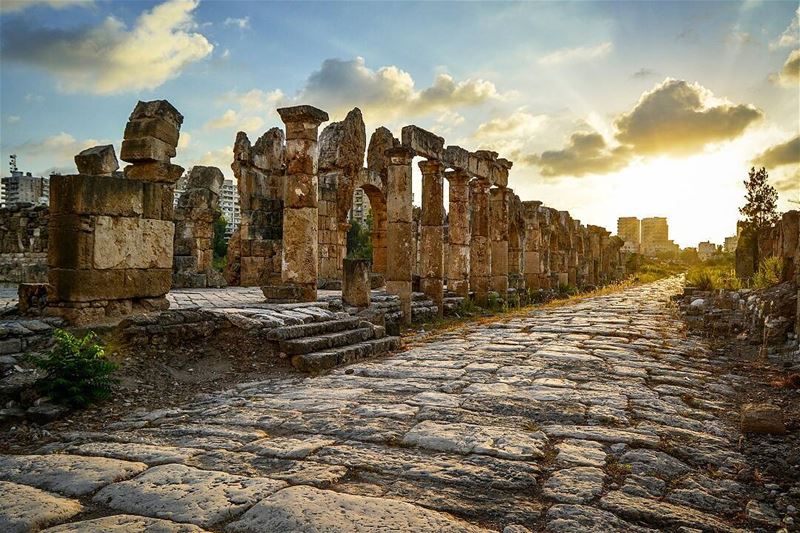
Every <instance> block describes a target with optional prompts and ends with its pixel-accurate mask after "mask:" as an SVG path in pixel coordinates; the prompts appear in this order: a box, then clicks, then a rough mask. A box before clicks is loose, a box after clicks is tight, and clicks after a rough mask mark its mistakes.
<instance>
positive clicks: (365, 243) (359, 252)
mask: <svg viewBox="0 0 800 533" xmlns="http://www.w3.org/2000/svg"><path fill="white" fill-rule="evenodd" d="M365 222H366V224H361V223H360V222H359V221H358V220H355V219H352V218H351V219H350V229H349V230H347V257H349V258H351V259H369V260H372V213H370V214H368V215H367V220H366V221H365Z"/></svg>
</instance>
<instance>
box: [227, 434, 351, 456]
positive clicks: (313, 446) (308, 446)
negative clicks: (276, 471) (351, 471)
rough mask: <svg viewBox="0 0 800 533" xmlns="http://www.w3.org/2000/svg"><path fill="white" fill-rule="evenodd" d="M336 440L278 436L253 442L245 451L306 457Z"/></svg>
mask: <svg viewBox="0 0 800 533" xmlns="http://www.w3.org/2000/svg"><path fill="white" fill-rule="evenodd" d="M334 442H335V441H333V440H330V439H325V438H322V437H308V438H304V439H296V438H291V437H277V438H274V439H259V440H257V441H254V442H251V443H250V444H248V445H247V446H245V447H244V448H242V450H243V451H247V452H253V453H255V454H258V455H270V456H272V457H280V458H282V459H305V458H306V457H308V456H309V455H310V454H312V453H314V452H315V451H317V450H319V449H320V448H322V447H323V446H329V445H331V444H333V443H334Z"/></svg>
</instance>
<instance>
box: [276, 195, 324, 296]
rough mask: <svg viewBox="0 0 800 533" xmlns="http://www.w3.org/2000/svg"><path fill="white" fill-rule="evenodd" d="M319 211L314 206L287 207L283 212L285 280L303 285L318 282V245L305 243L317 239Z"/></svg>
mask: <svg viewBox="0 0 800 533" xmlns="http://www.w3.org/2000/svg"><path fill="white" fill-rule="evenodd" d="M316 233H317V212H316V209H314V208H312V207H307V208H303V209H286V210H284V213H283V235H284V245H283V281H284V282H289V283H297V284H301V285H305V284H312V283H313V284H314V285H315V286H316V283H317V266H316V265H317V254H316V246H314V247H313V248H312V247H311V246H307V245H305V244H306V243H308V241H311V240H315V239H314V236H315V235H316Z"/></svg>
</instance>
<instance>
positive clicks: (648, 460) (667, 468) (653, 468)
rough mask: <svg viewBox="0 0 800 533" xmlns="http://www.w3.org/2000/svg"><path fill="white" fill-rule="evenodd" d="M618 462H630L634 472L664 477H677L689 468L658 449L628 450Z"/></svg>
mask: <svg viewBox="0 0 800 533" xmlns="http://www.w3.org/2000/svg"><path fill="white" fill-rule="evenodd" d="M619 462H620V463H623V464H630V465H631V472H632V473H634V474H642V475H651V476H652V475H655V476H658V477H664V478H673V477H677V476H680V475H683V474H685V473H687V472H688V471H689V470H691V469H690V468H689V467H688V466H687V465H686V464H684V463H682V462H681V461H679V460H678V459H675V458H674V457H672V456H671V455H669V454H666V453H664V452H660V451H658V450H642V449H635V450H628V451H627V452H625V453H624V454H623V455H622V457H620V458H619Z"/></svg>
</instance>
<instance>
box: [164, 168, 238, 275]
mask: <svg viewBox="0 0 800 533" xmlns="http://www.w3.org/2000/svg"><path fill="white" fill-rule="evenodd" d="M224 180H225V177H224V176H223V175H222V171H220V169H218V168H216V167H204V166H194V167H192V169H191V171H190V172H189V177H188V179H187V183H186V191H184V193H183V194H181V197H180V198H179V199H178V205H177V207H176V208H175V243H174V259H173V265H174V268H173V270H174V273H173V287H193V288H202V287H219V286H221V285H224V283H223V280H222V276H221V274H220V273H218V272H216V271H215V270H214V268H213V261H214V246H213V242H214V221H216V220H217V219H218V218H219V216H220V215H221V214H222V212H221V211H220V209H219V192H220V189H221V187H222V182H223V181H224Z"/></svg>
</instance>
